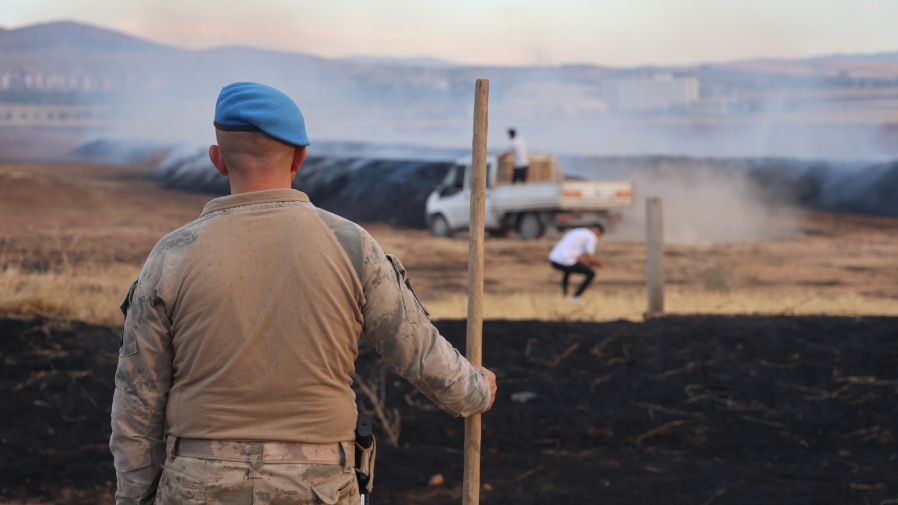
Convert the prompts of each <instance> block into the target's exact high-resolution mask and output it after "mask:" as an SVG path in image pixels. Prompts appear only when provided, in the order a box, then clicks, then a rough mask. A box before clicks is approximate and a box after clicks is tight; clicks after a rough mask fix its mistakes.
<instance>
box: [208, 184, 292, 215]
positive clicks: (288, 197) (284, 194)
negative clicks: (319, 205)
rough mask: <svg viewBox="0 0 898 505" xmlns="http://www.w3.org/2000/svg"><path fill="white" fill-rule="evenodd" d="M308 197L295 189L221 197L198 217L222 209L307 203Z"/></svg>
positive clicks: (270, 190) (213, 201)
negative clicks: (265, 204) (264, 204)
mask: <svg viewBox="0 0 898 505" xmlns="http://www.w3.org/2000/svg"><path fill="white" fill-rule="evenodd" d="M308 201H309V197H308V196H306V194H305V193H303V192H302V191H297V190H295V189H266V190H264V191H253V192H251V193H240V194H239V195H230V196H222V197H220V198H216V199H215V200H212V201H211V202H209V203H207V204H206V206H205V207H203V213H202V214H200V217H203V216H205V215H206V214H210V213H212V212H215V211H219V210H222V209H230V208H233V207H243V206H246V205H259V204H263V203H279V202H308Z"/></svg>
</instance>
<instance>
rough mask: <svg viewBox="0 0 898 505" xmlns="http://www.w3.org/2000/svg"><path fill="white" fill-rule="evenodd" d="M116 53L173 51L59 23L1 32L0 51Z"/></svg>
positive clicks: (71, 23)
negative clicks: (57, 50) (81, 50)
mask: <svg viewBox="0 0 898 505" xmlns="http://www.w3.org/2000/svg"><path fill="white" fill-rule="evenodd" d="M66 46H68V47H78V48H81V49H83V50H99V51H114V52H129V51H167V50H172V49H174V48H172V47H170V46H165V45H162V44H157V43H155V42H150V41H147V40H143V39H139V38H137V37H133V36H131V35H126V34H124V33H120V32H116V31H112V30H107V29H105V28H99V27H96V26H91V25H86V24H83V23H76V22H74V21H57V22H53V23H42V24H38V25H31V26H25V27H22V28H16V29H13V30H5V29H2V28H0V51H2V52H10V51H47V50H54V49H59V48H61V47H66Z"/></svg>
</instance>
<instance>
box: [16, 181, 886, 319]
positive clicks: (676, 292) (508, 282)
mask: <svg viewBox="0 0 898 505" xmlns="http://www.w3.org/2000/svg"><path fill="white" fill-rule="evenodd" d="M147 173H148V166H129V167H120V166H106V165H83V164H74V163H66V164H61V163H55V164H22V163H0V312H2V313H6V314H23V313H24V314H29V313H33V314H42V315H47V316H52V317H61V318H65V319H72V320H80V321H85V322H90V323H95V324H105V325H110V326H116V325H119V324H121V314H120V312H119V310H118V304H119V303H120V301H121V298H122V297H123V296H124V293H125V291H126V289H127V287H128V285H129V284H130V282H131V281H132V280H133V279H134V278H136V276H137V275H138V274H139V272H140V268H141V266H142V264H143V261H144V260H145V259H146V256H147V254H149V252H150V250H151V249H152V247H153V245H154V244H155V243H156V241H158V240H159V239H160V238H161V237H162V236H164V235H165V234H166V233H168V232H170V231H172V230H174V229H176V228H178V227H179V226H181V225H183V224H185V223H187V222H189V221H191V220H193V219H195V218H196V217H197V216H198V215H199V214H200V212H201V210H202V208H203V205H204V204H205V203H206V202H207V201H208V200H209V199H211V198H212V197H211V196H209V195H197V194H188V193H180V192H174V191H167V190H162V189H160V188H158V187H157V186H156V184H155V183H153V182H152V181H150V180H148V179H147V177H146V175H147ZM800 219H801V221H800V223H798V227H797V228H798V233H796V234H795V235H793V236H790V237H785V238H778V239H771V240H765V241H760V242H745V243H728V244H716V245H701V246H698V245H677V244H670V245H668V246H667V248H666V258H665V263H666V279H667V292H666V302H665V303H666V306H667V309H668V311H669V312H671V313H707V314H830V315H898V219H890V218H876V217H857V216H839V215H833V214H823V213H806V214H804V215H803V216H802V217H801V218H800ZM366 228H368V229H369V231H370V232H371V233H372V234H373V235H374V237H375V238H376V239H377V240H378V241H379V242H380V243H381V245H382V246H383V247H384V249H385V250H387V251H388V252H391V253H393V254H396V255H398V256H399V257H400V258H401V259H402V261H403V263H404V264H405V265H406V267H407V268H408V270H409V273H410V274H409V275H410V277H411V279H412V282H413V284H414V285H415V288H416V291H417V292H418V293H419V294H420V295H421V296H422V298H423V300H424V302H425V305H426V306H427V307H428V309H429V310H430V311H431V313H432V315H433V317H434V318H438V319H447V318H462V317H464V315H465V307H466V299H465V295H464V289H465V286H466V282H467V281H466V278H467V277H466V276H467V263H466V261H467V241H466V240H465V239H464V237H458V238H451V239H437V238H433V237H431V236H430V235H429V233H428V232H427V231H425V230H408V229H396V228H391V227H389V226H386V225H382V224H371V225H366ZM554 240H555V238H551V237H547V238H543V239H540V240H536V241H532V242H524V241H521V240H519V239H516V238H514V237H512V238H506V239H488V240H487V242H486V246H485V250H486V268H485V270H486V274H485V277H486V291H487V294H486V301H485V311H486V314H485V316H486V318H488V319H540V320H583V321H605V320H615V319H631V320H636V319H641V318H642V314H643V312H644V310H645V297H644V287H643V283H644V258H645V256H644V245H643V244H642V243H641V242H631V241H619V240H615V237H614V233H613V232H612V233H610V234H609V235H608V236H607V237H606V238H605V239H603V241H602V242H600V249H599V253H598V255H599V256H601V257H602V258H604V259H605V261H606V262H607V264H608V266H607V268H606V269H604V270H602V271H600V272H599V275H598V276H597V277H596V283H595V284H594V286H593V287H591V288H590V290H589V291H588V292H587V295H586V296H585V303H584V304H583V305H580V306H578V305H574V304H572V303H571V302H568V301H567V300H564V299H563V298H562V297H561V294H560V288H559V280H560V274H559V273H558V272H556V271H554V270H552V269H551V268H549V266H548V263H547V260H546V257H547V255H548V252H549V250H550V249H551V247H552V245H553V243H554ZM573 280H574V281H575V282H576V281H577V277H574V278H573Z"/></svg>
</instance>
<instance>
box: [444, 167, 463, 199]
mask: <svg viewBox="0 0 898 505" xmlns="http://www.w3.org/2000/svg"><path fill="white" fill-rule="evenodd" d="M465 168H466V167H465V166H464V165H455V166H454V167H452V168H450V169H449V173H447V174H446V178H445V179H443V184H442V186H443V189H442V190H441V191H440V196H449V195H454V194H455V193H458V192H459V191H461V190H462V189H464V187H465Z"/></svg>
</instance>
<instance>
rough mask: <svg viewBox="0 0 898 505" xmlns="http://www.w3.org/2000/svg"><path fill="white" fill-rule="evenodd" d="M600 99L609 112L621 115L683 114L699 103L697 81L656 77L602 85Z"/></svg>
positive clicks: (667, 76)
mask: <svg viewBox="0 0 898 505" xmlns="http://www.w3.org/2000/svg"><path fill="white" fill-rule="evenodd" d="M602 95H603V96H604V98H605V101H606V102H607V103H608V105H609V107H610V108H611V109H612V110H615V111H620V112H631V113H667V112H678V111H685V110H687V109H689V107H690V106H691V105H692V104H693V103H695V102H696V101H698V79H696V78H694V77H682V78H674V77H673V76H672V75H670V74H655V75H653V76H652V77H650V78H647V79H620V80H612V81H605V82H604V83H602Z"/></svg>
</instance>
